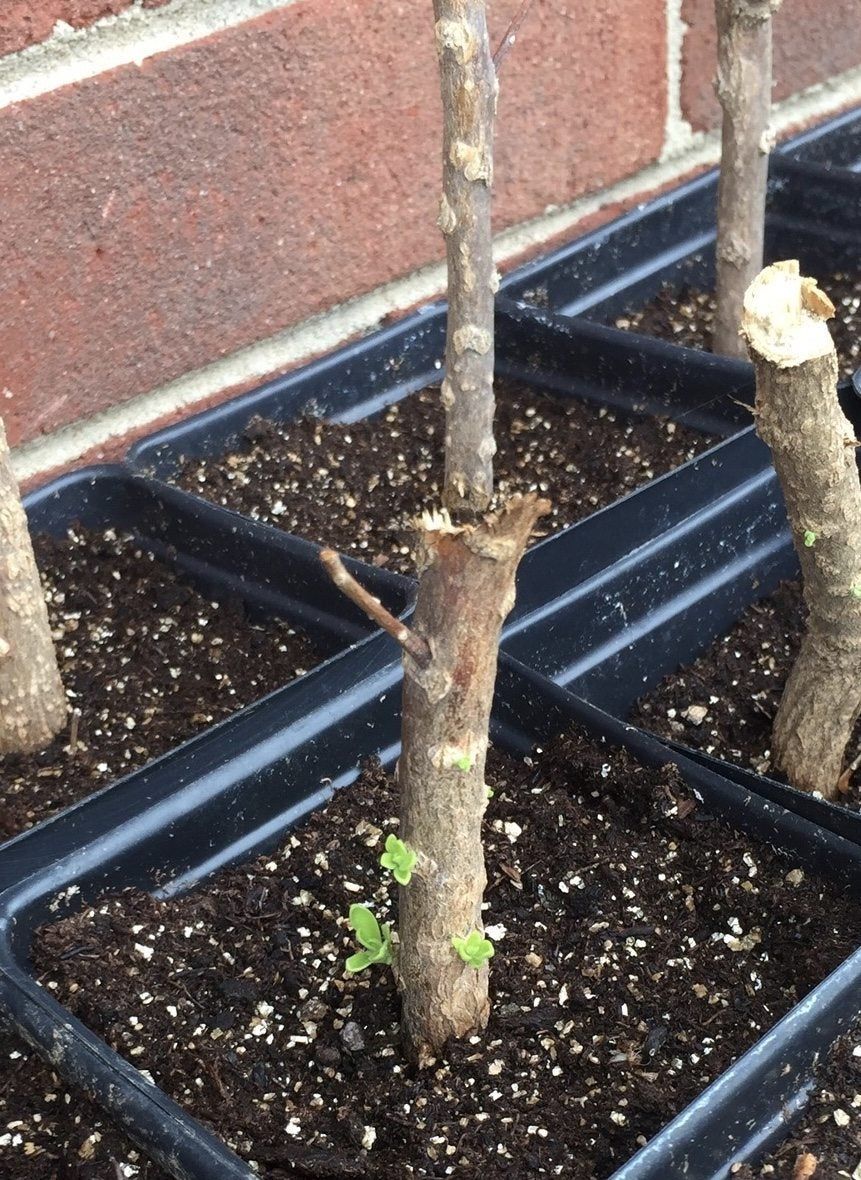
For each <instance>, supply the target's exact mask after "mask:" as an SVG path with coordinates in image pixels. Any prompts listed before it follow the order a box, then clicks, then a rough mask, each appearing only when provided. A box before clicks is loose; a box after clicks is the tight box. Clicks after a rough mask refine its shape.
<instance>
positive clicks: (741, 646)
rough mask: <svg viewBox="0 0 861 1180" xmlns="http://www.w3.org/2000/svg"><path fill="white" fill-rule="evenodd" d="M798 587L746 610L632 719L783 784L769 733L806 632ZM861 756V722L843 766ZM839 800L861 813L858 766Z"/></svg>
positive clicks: (644, 700) (786, 587)
mask: <svg viewBox="0 0 861 1180" xmlns="http://www.w3.org/2000/svg"><path fill="white" fill-rule="evenodd" d="M804 618H805V609H804V602H803V600H802V597H801V586H800V584H799V583H798V582H784V583H782V584H781V585H780V586H779V587H778V589H777V590H776V591H775V593H774V594H772V595H771V596H770V597H769V598H764V599H762V600H761V601H760V602H757V603H754V604H753V605H752V606H749V607H748V608H747V610H746V611H745V612H744V614H743V615H742V616H741V618H740V619H739V620H738V622H737V623H736V624H735V626H734V627H733V628H732V629H731V630H730V631H729V632H728V633H727V634H726V635H722V636H721V637H720V638H719V639H716V640H715V641H714V643H713V644H712V645H711V647H709V648H708V649H707V650H706V651H705V652H704V653H703V654H702V655H701V656H700V657H699V658H698V659H697V660H694V662H693V663H691V664H686V665H684V666H683V667H681V668H679V669H677V670H676V671H675V672H673V673H672V674H671V675H669V676H667V677H665V678H664V680H662V681H661V683H660V684H659V685H658V686H657V688H655V689H653V690H652V691H651V692H649V693H646V694H645V695H644V696H642V697H641V698H640V700H639V701H637V703H636V705H635V706H634V708H633V710H632V713H631V718H630V719H631V721H632V722H633V723H634V724H635V725H638V726H640V727H642V728H643V729H648V730H651V732H652V733H657V734H659V735H660V736H662V737H668V738H672V739H673V740H674V741H678V742H684V744H685V745H686V746H690V747H692V748H693V749H696V750H702V751H703V752H704V753H706V754H713V755H714V756H715V757H716V758H725V759H727V760H728V761H730V762H735V763H737V764H739V765H743V766H750V767H752V768H753V769H754V770H756V771H757V772H758V773H759V774H766V775H768V776H769V777H771V778H776V779H779V780H781V781H785V779H784V778H783V776H782V775H781V774H780V772H779V771H777V770H775V767H774V765H773V763H772V760H771V727H772V724H773V722H774V717H775V714H776V713H777V708H778V705H779V704H780V698H781V697H782V695H783V689H784V686H785V684H786V681H787V679H788V677H789V673H790V671H791V669H792V665H793V664H794V663H795V659H796V657H797V655H798V651H799V648H800V646H801V637H802V635H803V632H804ZM859 752H861V723H859V725H858V726H856V729H855V733H854V734H853V737H852V741H851V742H850V743H849V746H848V748H847V761H849V762H851V761H853V760H854V759H855V757H856V756H857V754H858V753H859ZM840 802H841V803H843V804H845V805H847V806H849V807H852V808H861V768H859V770H857V771H855V773H854V774H853V775H852V777H851V779H850V782H849V790H848V791H847V793H846V794H844V795H841V796H840Z"/></svg>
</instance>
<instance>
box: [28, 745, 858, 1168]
mask: <svg viewBox="0 0 861 1180" xmlns="http://www.w3.org/2000/svg"><path fill="white" fill-rule="evenodd" d="M488 781H489V782H491V783H492V784H493V786H494V789H495V793H494V796H493V798H492V799H491V800H490V802H489V805H488V812H487V817H486V822H485V838H486V853H487V868H488V888H487V906H486V909H487V913H486V915H485V919H486V923H487V928H488V933H489V935H490V936H491V937H493V938H494V939H495V940H496V943H497V954H496V957H495V958H494V960H493V969H492V1003H493V1009H492V1015H491V1019H490V1024H489V1027H488V1029H487V1030H486V1032H485V1033H484V1034H483V1035H482V1036H476V1037H473V1038H470V1039H469V1040H466V1041H464V1042H461V1043H457V1044H454V1045H452V1046H451V1047H450V1049H449V1051H448V1052H447V1054H446V1055H445V1056H443V1057H442V1058H441V1059H440V1060H439V1061H438V1063H437V1064H436V1066H434V1067H431V1068H429V1069H427V1070H425V1071H424V1072H416V1071H415V1070H413V1069H412V1068H411V1067H410V1066H409V1065H408V1064H407V1061H406V1060H405V1058H404V1057H403V1056H402V1053H401V1049H400V1045H399V1035H398V1018H399V1004H398V997H397V994H396V990H395V985H394V983H393V979H392V975H391V973H390V972H389V971H388V970H386V969H376V968H375V969H373V970H372V971H369V972H366V973H362V974H360V975H357V976H352V977H351V976H348V975H346V974H345V971H344V962H345V958H346V957H347V955H348V954H350V953H351V952H352V950H353V949H355V948H354V945H353V941H352V936H351V934H350V932H349V930H348V928H347V925H346V921H345V915H346V914H347V911H348V908H349V906H350V904H351V903H353V902H364V903H366V904H369V905H370V906H372V907H373V909H374V911H375V912H376V914H377V915H378V917H379V918H380V920H394V918H395V913H394V909H395V905H396V887H394V886H392V884H391V880H390V878H389V879H387V875H386V876H384V874H383V873H382V871H381V870H380V868H379V864H378V860H379V855H380V851H381V848H382V845H383V842H384V839H385V835H386V833H387V832H388V831H391V830H392V829H393V828H395V827H396V819H395V818H394V817H395V816H396V814H397V797H396V791H395V788H394V785H393V783H392V781H391V779H390V778H389V776H388V775H387V774H386V773H384V772H383V770H382V769H381V768H380V767H379V766H374V765H372V766H370V767H368V768H366V770H365V771H364V773H363V774H362V777H361V778H360V780H359V781H358V783H357V784H356V785H354V786H353V787H350V788H348V789H346V790H344V791H341V792H340V793H338V795H337V796H336V797H335V798H334V799H333V800H332V801H331V802H330V804H329V805H328V806H327V807H326V808H325V809H324V810H323V811H321V812H318V813H317V814H315V815H314V816H313V817H311V819H310V820H309V821H308V822H307V823H306V824H305V826H304V827H302V828H301V829H299V830H297V831H295V832H294V833H293V834H291V835H290V836H289V837H288V839H287V841H286V843H285V845H284V846H283V847H282V848H281V849H280V850H279V851H278V852H276V853H273V854H271V855H268V856H263V857H261V858H259V859H258V860H257V861H255V862H253V863H251V864H247V865H245V866H242V867H240V868H236V869H231V870H227V871H225V872H223V873H222V874H221V875H220V876H219V877H218V878H217V879H216V880H214V881H210V882H207V883H206V884H205V885H204V886H203V887H202V888H201V889H199V890H198V891H196V892H194V893H191V894H188V895H185V896H182V897H178V898H173V899H170V900H167V901H161V900H155V899H153V898H151V897H149V896H147V895H145V894H141V893H139V892H127V893H124V894H121V895H119V896H115V897H113V898H110V899H107V900H104V901H101V902H99V903H97V904H96V905H95V906H92V907H90V908H87V909H85V910H83V911H82V912H81V913H80V914H78V915H76V916H73V917H70V918H68V919H65V920H63V921H61V922H59V923H56V924H53V925H51V926H48V927H46V928H44V929H43V930H42V931H41V932H40V933H39V935H38V937H37V942H36V946H35V949H34V956H35V965H36V969H37V971H38V973H39V978H40V980H41V982H42V983H43V985H44V986H46V987H47V988H49V989H51V991H52V993H53V994H54V995H56V996H57V997H58V999H60V1000H61V1001H62V1002H63V1003H65V1004H67V1005H69V1007H70V1008H71V1009H72V1010H73V1011H74V1013H75V1014H76V1015H77V1016H79V1017H80V1018H81V1019H82V1020H83V1021H84V1022H85V1023H86V1024H87V1025H88V1026H90V1027H91V1028H93V1029H94V1030H95V1031H96V1032H97V1033H98V1034H99V1035H100V1036H102V1037H105V1038H106V1039H107V1041H108V1042H109V1043H110V1044H111V1045H112V1046H114V1047H115V1048H116V1049H117V1050H118V1051H119V1052H120V1053H122V1054H123V1055H124V1056H125V1057H127V1058H128V1059H129V1060H130V1061H131V1062H133V1063H134V1064H135V1065H136V1066H138V1067H139V1068H141V1069H145V1070H147V1071H148V1073H149V1075H150V1076H151V1077H152V1078H153V1079H154V1080H155V1082H156V1084H157V1085H159V1086H161V1087H163V1088H164V1089H166V1090H167V1092H168V1093H170V1094H171V1095H172V1096H174V1097H175V1098H176V1099H178V1100H179V1101H180V1102H181V1103H182V1104H183V1105H184V1106H185V1107H186V1108H187V1109H188V1110H189V1111H190V1112H191V1113H193V1114H194V1115H195V1116H196V1117H198V1118H199V1119H201V1120H203V1121H205V1122H207V1123H209V1124H210V1125H211V1126H212V1127H213V1128H214V1129H215V1130H216V1131H217V1133H218V1134H219V1135H221V1136H222V1137H223V1138H224V1139H226V1140H227V1141H228V1142H229V1143H230V1144H231V1145H232V1146H233V1147H234V1149H235V1150H236V1151H238V1152H239V1153H240V1154H241V1155H242V1156H244V1157H245V1158H246V1159H247V1160H253V1161H255V1162H256V1164H257V1166H258V1167H259V1169H260V1172H261V1174H262V1175H263V1176H264V1177H269V1178H270V1180H273V1178H275V1177H279V1176H283V1175H300V1176H325V1177H368V1178H371V1180H374V1178H383V1177H386V1178H388V1177H392V1176H398V1177H400V1176H407V1175H410V1176H446V1175H455V1176H481V1177H503V1176H504V1177H510V1176H531V1175H533V1174H541V1175H551V1176H552V1175H557V1176H564V1177H567V1178H569V1180H570V1178H574V1180H587V1178H588V1180H596V1178H600V1177H606V1176H607V1175H609V1174H610V1173H611V1172H612V1171H613V1170H614V1169H615V1168H616V1167H618V1166H619V1165H620V1164H621V1163H622V1162H623V1161H624V1160H625V1159H627V1158H628V1157H629V1156H630V1155H631V1154H632V1153H633V1152H634V1151H636V1149H637V1148H638V1147H639V1146H640V1145H641V1144H642V1143H644V1142H645V1141H646V1140H647V1139H648V1138H650V1137H651V1136H652V1135H654V1134H655V1132H656V1131H658V1130H659V1128H660V1127H661V1126H663V1125H664V1124H665V1123H666V1122H667V1120H668V1119H669V1118H670V1117H671V1116H672V1115H673V1114H674V1113H676V1112H677V1111H679V1110H681V1108H682V1107H683V1106H684V1105H685V1104H686V1103H687V1102H689V1101H690V1100H691V1099H692V1098H693V1097H694V1096H695V1095H696V1094H698V1093H699V1092H700V1091H701V1090H702V1089H703V1087H704V1086H706V1085H707V1084H708V1083H709V1082H710V1081H712V1080H713V1079H714V1078H715V1077H716V1076H717V1075H718V1074H719V1073H720V1072H721V1071H722V1070H724V1069H725V1068H726V1067H727V1066H728V1065H729V1064H730V1063H731V1062H732V1061H733V1060H735V1059H736V1058H737V1057H738V1055H739V1054H740V1053H741V1052H743V1051H744V1050H745V1049H747V1048H748V1047H749V1046H750V1045H751V1044H752V1043H753V1042H754V1041H755V1040H756V1039H757V1038H758V1037H759V1036H760V1034H761V1033H762V1032H763V1031H764V1030H765V1029H767V1028H769V1027H770V1026H772V1025H773V1024H774V1023H775V1021H776V1020H777V1019H778V1018H779V1017H780V1016H782V1015H783V1014H784V1013H785V1012H786V1011H787V1010H788V1009H789V1008H790V1007H792V1005H794V1004H795V1003H796V1002H797V1001H798V1000H799V999H800V998H801V997H802V996H803V995H805V994H806V993H807V992H808V991H809V990H810V989H811V988H812V987H813V986H814V985H815V984H816V983H817V982H819V980H820V979H822V978H823V977H824V976H825V975H826V974H827V972H828V971H830V970H831V969H832V968H833V967H835V966H836V965H837V964H838V963H839V962H840V961H842V960H843V959H844V958H845V957H846V955H847V954H848V953H849V952H850V951H852V950H853V949H854V948H855V947H856V946H857V945H858V939H859V935H861V907H859V905H858V904H857V903H856V902H854V901H852V900H850V899H849V898H848V897H847V896H845V895H844V894H842V893H840V892H839V891H837V890H836V889H834V888H833V887H832V886H830V885H828V884H827V883H824V882H822V881H820V880H818V879H815V878H813V877H811V876H810V875H808V874H807V873H805V872H804V871H803V870H802V869H800V868H799V867H798V866H797V865H793V864H792V863H791V862H790V861H788V860H784V859H782V858H780V857H779V856H777V855H776V854H775V853H774V852H773V851H771V850H770V849H768V848H767V847H764V846H760V845H758V844H755V843H753V842H751V841H749V840H747V839H745V838H743V837H742V836H740V835H738V834H737V833H735V832H734V831H732V830H731V829H729V828H727V827H725V826H724V825H722V824H720V823H718V822H717V821H715V820H713V819H712V818H710V817H709V816H708V815H707V814H706V813H705V812H704V811H703V810H702V808H701V807H700V806H699V805H698V804H697V803H696V801H695V799H694V798H693V796H692V795H691V794H690V793H689V792H688V790H687V789H686V788H685V786H684V784H683V783H682V781H681V780H680V778H679V776H678V773H677V771H676V770H675V769H674V768H672V767H664V768H663V769H659V770H654V769H648V768H644V767H642V766H640V765H639V764H638V763H636V762H635V761H634V760H633V759H632V758H631V757H630V756H629V755H627V754H626V753H624V752H621V751H617V750H613V749H612V748H610V747H608V746H606V745H604V744H603V743H598V742H595V741H593V740H591V739H589V738H588V737H586V736H585V735H584V734H582V733H580V732H579V731H576V730H575V731H572V732H571V733H569V734H567V735H566V736H564V737H562V738H559V739H557V740H555V741H554V742H553V743H552V744H551V745H550V746H549V748H548V749H547V750H546V752H544V753H540V752H536V754H535V756H534V757H532V758H526V759H519V758H513V757H509V756H506V755H504V754H502V753H500V752H497V751H492V752H491V756H490V762H489V768H488ZM814 939H815V945H816V954H815V955H811V954H810V953H809V948H810V946H811V945H812V944H813V940H814ZM18 1117H22V1116H21V1115H19V1116H18ZM54 1118H55V1122H54V1125H53V1127H52V1128H51V1131H52V1134H53V1135H54V1137H55V1139H54V1141H55V1142H61V1141H62V1140H63V1137H64V1135H65V1134H66V1133H67V1127H66V1126H65V1125H64V1124H63V1119H64V1118H68V1112H67V1111H57V1112H55V1116H54ZM84 1130H86V1127H84V1128H81V1127H80V1126H78V1127H76V1128H75V1129H74V1133H75V1135H76V1136H80V1135H81V1134H82V1132H83V1131H84ZM20 1133H21V1134H22V1135H23V1136H25V1137H27V1138H28V1139H29V1140H30V1141H33V1136H34V1135H36V1136H37V1137H39V1138H38V1142H39V1143H43V1142H44V1135H45V1129H44V1126H42V1127H39V1128H34V1127H33V1125H32V1122H30V1123H28V1124H27V1125H26V1127H24V1128H21V1131H20ZM96 1150H97V1151H99V1150H100V1145H98V1144H97V1145H96ZM97 1158H99V1157H97ZM37 1163H38V1161H37ZM33 1174H34V1175H35V1176H37V1177H39V1178H40V1180H41V1175H42V1174H41V1173H39V1172H34V1173H33ZM75 1175H77V1174H75Z"/></svg>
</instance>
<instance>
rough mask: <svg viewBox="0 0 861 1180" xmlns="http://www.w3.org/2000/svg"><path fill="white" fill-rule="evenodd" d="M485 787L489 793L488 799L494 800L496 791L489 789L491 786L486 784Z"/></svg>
mask: <svg viewBox="0 0 861 1180" xmlns="http://www.w3.org/2000/svg"><path fill="white" fill-rule="evenodd" d="M484 787H485V790H486V791H487V797H488V799H492V798H493V795H494V790H493V787H489V786H488V785H487V783H485V784H484Z"/></svg>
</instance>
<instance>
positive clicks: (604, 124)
mask: <svg viewBox="0 0 861 1180" xmlns="http://www.w3.org/2000/svg"><path fill="white" fill-rule="evenodd" d="M519 2H520V0H491V3H490V5H489V7H490V16H491V23H492V29H493V36H494V38H498V37H499V36H500V35H501V33H502V31H503V29H504V28H505V27H506V26H507V24H508V21H509V19H510V17H511V15H512V14H513V13H514V11H515V10H516V9H517V7H518V6H519ZM668 3H669V4H670V7H671V10H672V4H673V0H592V3H590V4H576V3H573V2H572V0H538V2H537V3H536V5H535V7H534V8H533V10H532V13H531V14H530V17H529V20H528V22H527V24H526V26H525V27H524V29H523V30H522V32H521V34H520V35H519V36H518V39H517V43H516V46H515V47H514V49H513V51H512V52H511V53H510V54H509V56H508V58H507V59H506V62H505V66H504V70H503V74H502V78H501V88H502V93H501V99H500V108H499V131H498V144H497V169H496V180H497V190H496V223H497V226H498V227H499V228H503V227H507V226H511V225H513V224H516V223H518V222H522V221H524V220H527V219H530V218H534V217H537V216H539V215H541V214H542V213H543V212H544V211H545V209H546V208H547V207H548V206H551V205H564V204H566V203H568V202H571V201H572V200H574V199H575V198H577V197H579V196H581V195H583V194H587V193H596V192H600V191H601V190H603V189H605V188H607V187H608V186H611V185H613V184H614V183H616V182H618V181H619V180H620V179H622V178H624V177H628V176H632V175H634V174H636V173H638V172H639V171H640V170H641V169H643V168H644V167H646V166H647V165H649V164H651V163H653V162H654V161H656V160H657V159H658V158H659V157H660V155H661V151H662V148H663V144H664V135H665V123H666V114H667V106H668V90H667V88H668V83H667V5H668ZM684 3H685V13H684V15H685V18H686V20H687V21H688V22H689V24H690V31H689V33H688V35H687V37H686V41H685V53H684V67H685V69H684V78H683V81H682V88H681V94H682V101H683V109H684V113H685V115H686V116H687V117H688V118H690V119H691V121H692V122H693V123H694V124H695V125H696V126H697V127H699V126H705V125H707V124H708V123H709V122H710V121H711V119H712V108H711V100H710V98H709V95H710V85H711V53H712V48H711V42H710V40H709V37H710V32H709V22H708V10H709V9H710V7H711V0H684ZM856 3H857V0H834V2H833V3H832V4H830V5H829V6H826V7H827V8H828V12H829V15H828V18H827V19H824V18H822V19H819V20H817V19H816V11H817V9H818V8H819V7H820V6H819V5H816V4H814V3H813V2H812V0H785V9H786V14H785V16H784V17H783V22H782V30H783V31H782V33H781V40H780V51H779V55H778V56H779V61H780V63H781V65H780V70H781V71H782V73H781V74H780V86H781V93H787V92H788V91H789V90H792V89H796V88H797V87H798V86H806V85H808V84H810V82H811V81H815V80H818V79H819V78H821V77H823V76H828V75H830V74H831V73H833V72H835V71H837V70H843V69H846V68H848V67H849V66H851V65H854V64H856V63H858V62H861V34H859V27H858V26H859V22H858V21H857V20H855V21H853V20H852V19H851V18H852V13H851V12H850V9H851V8H853V7H854V5H855V4H856ZM129 4H130V0H0V55H2V54H4V53H5V54H8V53H11V52H14V51H17V50H20V49H21V48H22V47H24V46H26V45H29V44H32V43H34V42H38V41H43V40H45V39H46V38H50V36H51V31H52V28H53V26H54V23H55V22H56V21H58V20H63V21H65V22H67V23H70V24H73V25H75V26H79V27H84V26H86V25H87V24H88V23H90V22H92V21H94V20H98V19H99V18H101V17H104V16H106V15H108V16H109V15H112V14H116V13H119V12H120V11H121V10H123V9H125V8H127V7H128V6H129ZM145 6H146V7H147V8H151V9H154V10H155V9H158V11H153V12H152V13H150V14H139V20H140V21H141V22H143V23H145V22H146V21H147V20H150V19H152V20H153V21H156V20H157V21H166V20H169V19H170V18H171V9H172V8H173V4H172V2H171V0H145ZM200 7H201V10H204V9H205V7H206V6H205V5H204V4H203V3H202V0H201V6H200ZM832 10H833V11H832ZM431 23H432V21H431V16H430V0H296V2H295V3H289V4H287V5H286V6H285V7H281V8H278V9H277V10H275V11H273V12H270V13H268V14H267V15H264V16H261V17H258V18H257V19H254V20H249V21H246V22H244V23H239V24H234V25H233V27H228V28H225V29H221V30H220V31H218V32H215V33H214V34H212V35H210V36H206V37H204V38H201V39H197V40H192V41H191V42H190V43H187V44H182V45H180V46H178V47H177V48H175V49H172V50H170V51H169V52H162V53H160V54H158V55H156V56H154V57H150V58H147V59H146V60H145V61H144V62H143V64H142V65H140V66H138V65H133V64H130V65H123V66H120V67H119V68H116V69H113V70H111V71H110V72H104V73H97V74H96V75H95V76H93V77H90V78H87V79H85V80H83V81H80V82H76V83H75V84H73V85H65V86H62V87H60V88H58V89H49V90H48V91H47V92H46V93H42V94H40V95H38V96H37V97H35V98H31V99H28V100H27V101H23V102H16V103H11V104H8V105H6V106H2V105H0V178H2V179H0V184H2V197H3V201H2V209H3V216H2V219H0V412H2V413H3V415H4V417H5V418H6V421H7V426H8V431H9V435H10V438H11V439H12V441H13V442H15V443H19V442H22V441H26V440H31V439H34V438H35V437H37V436H38V435H40V434H43V433H45V432H51V431H53V430H56V429H57V428H58V427H61V426H63V425H65V424H68V423H71V422H75V421H78V420H80V419H86V418H87V417H88V416H90V415H92V414H93V413H94V412H96V411H98V410H101V409H104V408H107V407H110V406H112V405H116V404H118V403H120V402H123V401H126V400H128V399H130V398H133V397H135V396H137V395H139V394H142V393H146V392H148V391H149V390H152V389H154V388H156V387H158V386H160V385H163V384H164V383H166V382H168V381H170V380H171V379H173V378H175V377H178V376H181V375H182V374H185V373H188V372H189V371H192V370H195V369H198V368H200V367H202V366H205V365H206V364H207V363H209V362H211V361H213V360H215V359H217V358H219V357H221V356H224V355H227V354H230V353H232V352H234V351H236V350H237V349H240V348H242V347H243V346H246V345H249V344H253V343H254V342H255V341H258V340H261V339H264V338H266V337H269V336H272V335H273V334H275V333H277V332H278V331H279V330H281V329H284V328H286V327H289V326H290V325H292V324H295V323H297V322H299V321H301V320H303V319H306V318H307V317H308V316H310V315H312V314H314V313H316V312H320V311H324V310H325V309H326V308H329V307H331V306H333V305H334V304H337V303H340V302H343V301H344V300H346V299H349V298H351V297H353V296H356V295H359V294H362V293H364V292H368V291H370V290H372V289H374V288H375V287H378V286H379V285H381V284H383V283H385V282H386V281H388V280H391V279H393V278H397V277H399V276H403V275H406V274H408V273H409V272H411V271H413V270H415V269H416V268H418V267H421V266H423V265H424V264H427V263H430V262H434V261H438V260H439V259H440V258H441V257H442V253H443V250H442V242H441V238H440V235H439V233H438V231H437V229H436V227H435V216H436V205H437V193H438V187H439V179H438V173H439V164H438V141H439V100H438V94H437V78H436V59H435V55H434V50H433V44H432V35H431V32H432V30H431ZM814 30H815V31H816V35H815V36H814ZM85 40H86V38H79V39H78V41H79V42H83V41H85ZM48 49H50V45H49V46H48ZM39 56H40V57H41V55H39ZM25 59H27V55H25ZM10 60H11V59H10ZM27 60H29V59H27ZM2 64H3V62H2V60H0V66H2ZM19 64H20V63H19ZM21 68H25V67H21ZM26 68H29V67H26ZM32 68H33V69H34V70H37V69H39V68H42V67H41V64H40V62H38V61H35V59H34V65H33V67H32ZM0 80H2V79H0Z"/></svg>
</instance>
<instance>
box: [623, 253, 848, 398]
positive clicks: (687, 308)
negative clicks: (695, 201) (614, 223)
mask: <svg viewBox="0 0 861 1180" xmlns="http://www.w3.org/2000/svg"><path fill="white" fill-rule="evenodd" d="M816 277H817V278H818V280H819V285H820V287H821V288H822V290H823V291H824V292H825V293H826V295H828V296H829V298H830V299H831V302H832V303H833V304H834V307H835V309H836V311H835V314H834V318H833V319H830V320H829V321H828V327H829V328H830V329H831V335H832V337H833V339H834V344H835V347H836V349H837V360H838V367H839V372H840V376H841V377H851V376H852V374H853V373H854V372H855V370H856V369H857V368H858V367H859V366H861V277H859V276H852V275H848V274H844V273H843V272H838V273H836V274H831V275H824V276H822V277H819V276H816ZM714 316H715V299H714V294H713V292H711V291H703V290H702V289H700V288H698V287H695V286H691V285H687V284H686V285H685V286H683V287H682V288H681V289H680V290H679V291H678V292H676V291H675V290H674V288H672V287H669V286H667V287H662V288H661V290H660V291H659V292H658V294H657V295H656V296H655V297H654V299H652V300H650V302H649V303H647V304H646V305H645V307H642V308H638V309H637V310H635V311H631V312H625V314H624V315H621V316H617V317H616V319H615V320H614V323H615V326H616V327H617V328H624V329H626V330H628V331H631V332H641V333H642V334H643V335H645V336H657V337H658V338H659V339H660V340H668V341H670V342H671V343H673V344H681V345H684V347H685V348H700V349H704V350H706V351H708V350H710V349H711V340H712V329H713V326H714Z"/></svg>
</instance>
